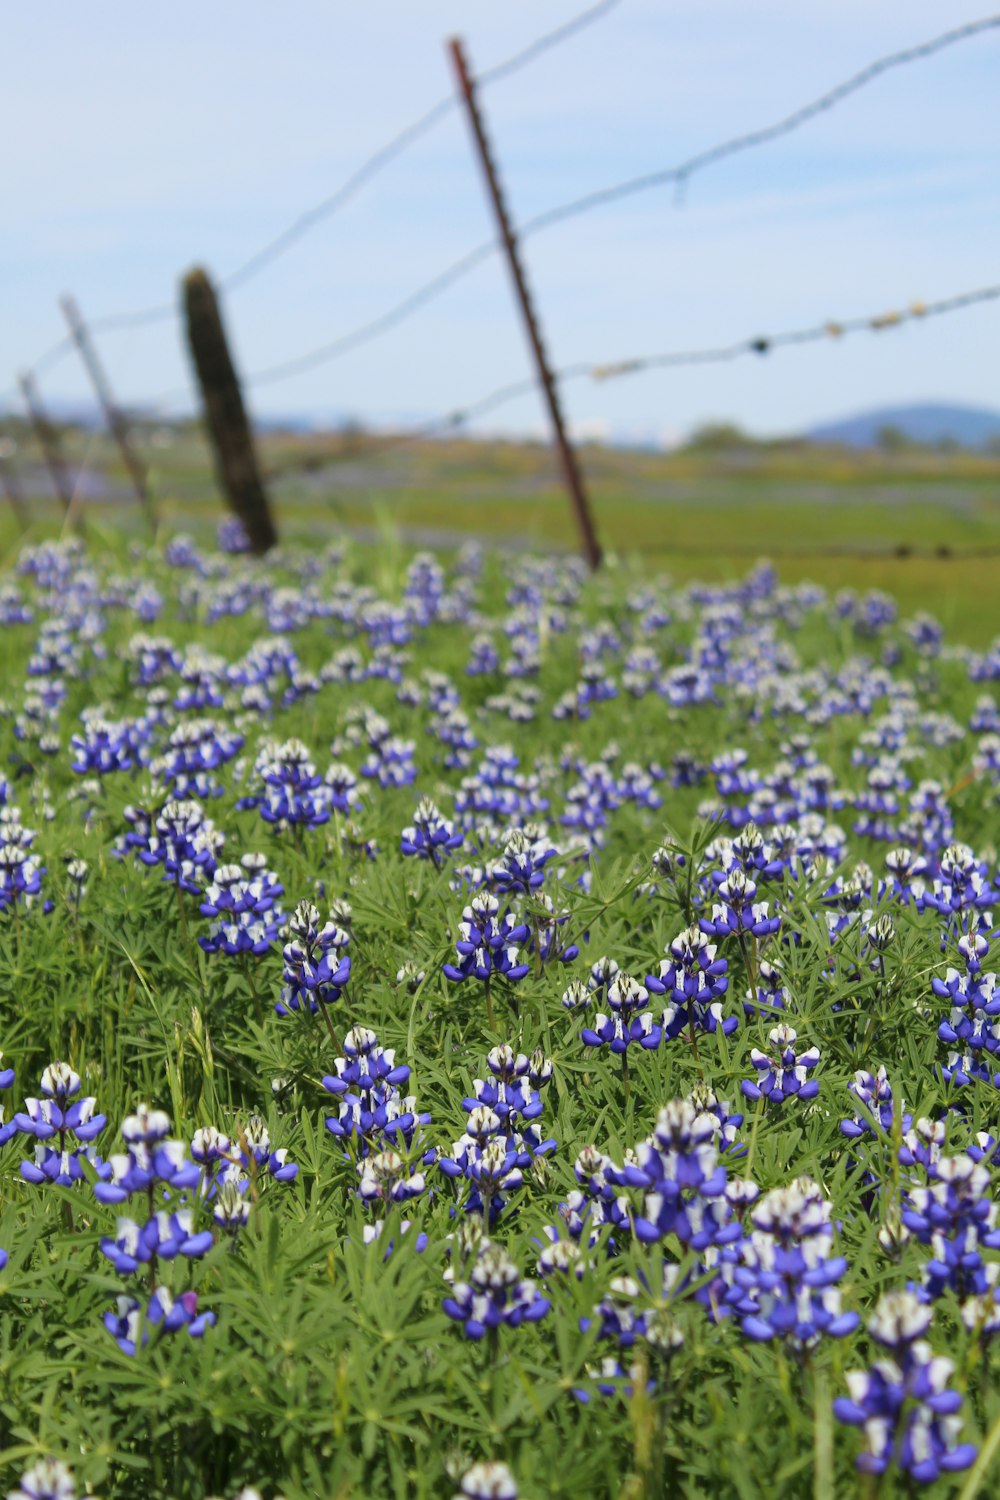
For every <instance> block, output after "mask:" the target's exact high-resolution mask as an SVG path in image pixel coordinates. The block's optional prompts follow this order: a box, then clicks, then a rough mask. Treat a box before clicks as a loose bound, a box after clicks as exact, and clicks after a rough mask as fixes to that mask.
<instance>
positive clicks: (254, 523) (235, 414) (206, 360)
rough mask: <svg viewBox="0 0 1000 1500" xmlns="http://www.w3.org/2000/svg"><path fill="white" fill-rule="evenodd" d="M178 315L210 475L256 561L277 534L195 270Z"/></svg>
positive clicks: (210, 301)
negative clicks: (211, 456)
mask: <svg viewBox="0 0 1000 1500" xmlns="http://www.w3.org/2000/svg"><path fill="white" fill-rule="evenodd" d="M184 313H185V319H186V323H187V336H188V345H189V347H190V350H191V359H192V361H193V363H194V368H195V373H196V375H197V376H198V384H199V386H200V387H201V395H202V404H203V407H204V412H205V425H206V426H207V428H208V435H209V438H210V439H211V443H212V448H213V450H214V453H215V468H216V474H217V475H218V479H219V483H220V485H221V486H222V489H223V492H224V494H225V496H226V499H227V501H228V502H229V505H230V507H231V509H232V510H233V511H234V512H235V514H236V515H237V516H239V518H240V520H241V521H242V522H243V525H244V526H245V527H246V531H247V536H248V537H249V538H250V546H251V549H252V550H253V551H254V552H255V553H257V555H258V556H261V555H262V554H263V553H265V552H267V551H268V550H269V549H270V548H271V547H273V546H274V545H275V543H276V542H277V540H278V533H277V531H276V529H275V525H274V521H273V520H272V518H271V509H270V506H269V505H268V500H267V492H266V490H265V489H264V483H263V480H262V479H261V476H260V469H259V468H258V465H257V455H256V452H255V449H254V441H253V434H252V432H251V431H250V423H249V422H248V421H247V414H246V409H245V407H244V405H243V395H242V392H241V391H240V383H239V378H238V377H237V374H236V369H235V367H234V365H233V361H232V357H231V355H230V353H229V345H228V344H227V342H226V331H225V328H224V326H223V323H222V315H221V313H220V311H219V303H218V299H217V297H216V295H215V289H214V287H213V286H212V283H211V281H210V280H209V279H208V276H207V274H206V273H205V272H204V271H203V270H202V269H201V268H200V267H196V268H195V269H194V270H193V271H189V272H188V274H187V275H186V276H185V278H184Z"/></svg>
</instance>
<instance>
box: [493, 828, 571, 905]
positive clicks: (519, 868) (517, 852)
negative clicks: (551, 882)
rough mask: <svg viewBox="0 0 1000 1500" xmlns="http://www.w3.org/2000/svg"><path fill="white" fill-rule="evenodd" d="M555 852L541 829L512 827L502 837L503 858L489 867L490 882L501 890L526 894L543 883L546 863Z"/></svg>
mask: <svg viewBox="0 0 1000 1500" xmlns="http://www.w3.org/2000/svg"><path fill="white" fill-rule="evenodd" d="M556 853H557V851H556V849H555V848H554V847H553V846H552V845H551V844H550V842H549V840H548V839H547V838H546V837H545V836H544V834H542V831H541V829H537V828H534V827H531V828H511V829H509V830H508V831H507V832H506V833H505V834H504V836H503V852H502V853H501V855H500V858H499V859H498V860H497V861H496V862H495V863H494V864H493V865H492V866H491V868H490V871H489V881H490V884H491V886H492V887H493V889H494V890H497V891H500V892H501V893H505V894H511V893H514V892H521V893H522V894H523V895H527V894H528V893H529V892H530V891H534V890H537V889H538V887H539V886H540V885H541V884H542V882H543V880H544V879H545V866H546V865H547V864H548V863H549V861H550V860H552V859H554V858H555V856H556Z"/></svg>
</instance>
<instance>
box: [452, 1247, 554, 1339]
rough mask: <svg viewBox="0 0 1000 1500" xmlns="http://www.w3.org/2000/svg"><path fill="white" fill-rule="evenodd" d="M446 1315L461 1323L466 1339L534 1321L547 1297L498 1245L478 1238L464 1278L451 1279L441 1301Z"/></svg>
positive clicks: (546, 1304) (545, 1306) (543, 1310)
mask: <svg viewBox="0 0 1000 1500" xmlns="http://www.w3.org/2000/svg"><path fill="white" fill-rule="evenodd" d="M441 1305H442V1307H443V1309H444V1311H445V1313H446V1314H447V1315H448V1317H449V1318H454V1319H455V1321H456V1322H458V1323H461V1324H462V1331H463V1332H464V1334H465V1336H466V1338H468V1339H481V1338H482V1337H483V1335H484V1334H486V1333H492V1332H494V1331H495V1330H496V1329H499V1328H501V1327H503V1326H506V1327H508V1328H518V1327H520V1325H521V1324H522V1323H537V1322H538V1320H539V1318H544V1316H545V1314H546V1313H547V1312H548V1310H549V1301H548V1299H547V1298H546V1297H543V1296H542V1294H541V1293H540V1292H539V1290H538V1288H537V1287H536V1285H535V1283H534V1282H533V1281H527V1280H525V1278H524V1277H522V1275H521V1273H520V1271H519V1270H518V1268H517V1266H516V1265H515V1263H514V1261H513V1260H512V1259H511V1257H510V1255H509V1254H508V1252H507V1251H506V1250H505V1249H504V1247H503V1246H502V1245H494V1244H493V1243H492V1242H491V1241H489V1240H483V1241H481V1242H480V1245H479V1247H478V1250H477V1251H476V1256H475V1260H474V1262H473V1265H472V1268H471V1270H470V1271H469V1272H468V1279H467V1280H464V1281H455V1282H454V1283H453V1285H452V1289H451V1294H450V1295H449V1296H447V1297H445V1299H444V1301H443V1303H442V1304H441Z"/></svg>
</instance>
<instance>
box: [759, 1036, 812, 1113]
mask: <svg viewBox="0 0 1000 1500" xmlns="http://www.w3.org/2000/svg"><path fill="white" fill-rule="evenodd" d="M797 1039H798V1032H797V1031H795V1030H794V1028H793V1027H791V1026H786V1025H785V1024H784V1023H782V1024H781V1025H779V1026H775V1027H773V1028H772V1029H771V1031H769V1032H768V1041H769V1042H770V1043H771V1046H772V1047H773V1049H774V1051H773V1053H771V1054H768V1053H766V1052H760V1051H758V1049H757V1048H756V1047H753V1048H751V1051H750V1061H751V1062H752V1063H753V1065H754V1067H755V1068H756V1069H757V1080H756V1082H754V1081H753V1080H752V1079H749V1078H745V1079H744V1080H743V1082H742V1083H741V1084H740V1092H741V1093H742V1094H743V1095H744V1097H745V1098H747V1099H766V1100H767V1102H768V1103H769V1104H783V1103H784V1102H785V1100H786V1099H790V1098H793V1097H797V1098H799V1099H815V1097H816V1095H817V1094H818V1093H819V1084H818V1083H817V1081H816V1079H815V1078H809V1076H808V1075H809V1073H810V1072H811V1071H812V1069H813V1068H815V1067H816V1065H817V1063H818V1062H819V1048H818V1047H808V1048H806V1050H805V1052H799V1053H796V1051H795V1043H796V1040H797Z"/></svg>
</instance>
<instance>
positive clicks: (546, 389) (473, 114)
mask: <svg viewBox="0 0 1000 1500" xmlns="http://www.w3.org/2000/svg"><path fill="white" fill-rule="evenodd" d="M448 49H449V51H450V53H451V58H452V62H453V63H454V65H455V72H456V74H457V77H458V85H459V89H460V90H461V95H462V99H463V100H464V102H465V107H466V110H467V112H468V116H469V123H470V124H471V126H472V134H473V138H474V140H475V143H476V149H477V151H478V153H479V160H480V164H481V166H482V169H483V175H484V176H485V178H486V187H487V191H488V193H489V198H490V202H491V203H492V205H493V211H494V213H495V214H496V219H497V224H498V226H499V229H500V236H501V239H502V241H503V246H504V250H505V251H506V255H507V263H508V265H509V266H510V273H511V278H512V280H513V282H514V291H515V293H516V295H517V300H518V303H519V304H520V308H521V312H522V314H523V316H524V322H525V327H526V328H527V332H528V342H529V343H530V345H531V352H532V354H533V355H534V359H535V365H536V368H537V370H538V383H539V385H540V386H541V388H542V394H543V395H544V397H545V403H546V405H547V406H548V409H549V416H550V417H551V419H552V428H553V432H554V434H555V440H556V448H557V449H558V452H559V462H560V465H561V467H562V473H563V481H564V483H565V485H566V490H567V493H568V494H569V498H570V504H571V505H572V508H573V514H574V516H575V517H576V524H577V527H578V529H579V532H580V541H581V544H582V546H583V551H584V555H585V557H586V559H587V562H588V563H589V564H590V566H591V568H597V567H599V566H600V562H601V548H600V544H599V542H598V540H597V532H596V530H595V528H594V521H593V517H592V516H591V513H590V505H589V503H588V500H587V491H586V488H585V486H584V482H583V475H582V473H581V471H580V466H579V464H578V462H577V458H576V454H575V452H574V450H573V445H572V444H571V442H570V440H569V437H568V435H567V432H566V424H565V422H564V421H563V414H562V408H561V406H560V402H559V392H558V390H557V387H556V381H555V376H554V375H553V373H552V370H551V367H550V365H549V362H548V358H547V356H546V353H545V345H544V343H543V342H542V332H541V329H540V327H539V324H538V318H537V316H536V314H535V309H534V307H533V305H532V301H531V295H530V293H529V291H528V285H527V281H526V279H525V275H524V268H523V266H522V265H521V259H520V253H519V251H518V247H517V236H516V234H515V231H514V227H513V225H512V224H511V221H510V216H509V215H508V213H507V205H506V203H505V202H504V197H503V192H502V190H501V188H500V183H499V180H498V178H497V173H496V168H495V166H494V164H493V158H492V156H491V154H490V145H489V141H488V139H487V136H486V128H485V125H484V123H483V117H482V111H481V110H480V108H479V101H478V99H477V98H476V86H475V82H474V80H473V78H472V75H471V74H470V72H469V69H468V66H467V64H466V60H465V53H464V51H463V49H462V43H461V41H460V40H459V39H458V38H457V37H453V38H452V40H451V41H450V42H449V43H448Z"/></svg>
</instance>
